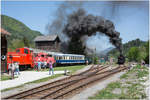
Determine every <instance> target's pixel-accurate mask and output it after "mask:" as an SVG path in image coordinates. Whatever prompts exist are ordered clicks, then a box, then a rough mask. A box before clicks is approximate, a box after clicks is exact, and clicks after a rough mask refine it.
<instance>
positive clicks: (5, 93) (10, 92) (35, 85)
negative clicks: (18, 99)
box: [1, 65, 91, 98]
mask: <svg viewBox="0 0 150 100" xmlns="http://www.w3.org/2000/svg"><path fill="white" fill-rule="evenodd" d="M90 67H91V65H88V66H86V67H84V68H83V69H81V70H78V71H77V72H76V73H80V72H83V71H85V70H87V69H89V68H90ZM63 72H64V71H63ZM46 73H47V72H46ZM65 77H68V76H61V77H57V78H55V79H51V80H49V81H46V82H41V83H38V84H37V83H31V84H25V85H24V86H22V87H20V88H14V89H11V90H8V91H4V92H1V97H2V98H3V97H6V96H9V95H13V94H16V93H18V92H21V91H25V90H28V89H30V88H34V87H38V86H40V85H44V84H46V83H49V82H53V81H56V80H59V79H62V78H65Z"/></svg>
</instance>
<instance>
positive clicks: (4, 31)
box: [0, 28, 10, 35]
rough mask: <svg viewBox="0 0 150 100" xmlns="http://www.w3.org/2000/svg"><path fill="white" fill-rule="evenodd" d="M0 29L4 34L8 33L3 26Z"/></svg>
mask: <svg viewBox="0 0 150 100" xmlns="http://www.w3.org/2000/svg"><path fill="white" fill-rule="evenodd" d="M0 30H1V33H2V34H4V35H10V33H9V32H7V31H6V30H4V29H3V28H0Z"/></svg>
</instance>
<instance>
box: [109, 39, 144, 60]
mask: <svg viewBox="0 0 150 100" xmlns="http://www.w3.org/2000/svg"><path fill="white" fill-rule="evenodd" d="M145 43H146V42H144V41H141V40H140V39H136V40H132V41H129V42H128V43H125V44H123V55H125V56H127V53H128V51H129V49H130V48H131V47H141V48H143V46H144V45H145ZM108 55H111V56H113V57H115V58H117V57H118V56H119V51H118V50H117V49H116V48H115V49H113V50H111V51H110V52H108Z"/></svg>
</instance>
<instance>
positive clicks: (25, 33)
mask: <svg viewBox="0 0 150 100" xmlns="http://www.w3.org/2000/svg"><path fill="white" fill-rule="evenodd" d="M1 26H2V28H4V29H5V30H7V31H8V32H9V33H11V36H9V37H8V48H11V49H16V48H17V47H20V46H23V44H20V45H19V44H18V40H20V43H21V42H23V41H24V40H25V41H24V42H23V43H24V46H28V47H33V45H34V42H33V40H34V38H35V37H36V36H39V35H42V34H41V33H40V32H38V31H33V30H31V29H29V28H28V27H27V26H26V25H24V24H23V23H22V22H20V21H18V20H16V19H14V18H11V17H9V16H6V15H1ZM25 38H26V39H25ZM16 40H17V43H16V42H15V41H16ZM12 45H13V46H12ZM12 47H13V48H12Z"/></svg>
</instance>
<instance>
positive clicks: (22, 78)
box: [0, 71, 64, 90]
mask: <svg viewBox="0 0 150 100" xmlns="http://www.w3.org/2000/svg"><path fill="white" fill-rule="evenodd" d="M20 73H21V74H20V75H19V76H18V78H15V79H13V80H6V81H1V88H0V89H1V90H3V89H6V88H11V87H15V86H19V85H22V84H25V83H28V82H32V81H35V80H38V79H42V78H45V77H49V76H51V75H49V72H48V71H46V72H45V71H44V72H42V71H39V72H37V71H22V72H20ZM62 73H64V71H54V74H62Z"/></svg>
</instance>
